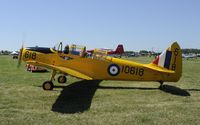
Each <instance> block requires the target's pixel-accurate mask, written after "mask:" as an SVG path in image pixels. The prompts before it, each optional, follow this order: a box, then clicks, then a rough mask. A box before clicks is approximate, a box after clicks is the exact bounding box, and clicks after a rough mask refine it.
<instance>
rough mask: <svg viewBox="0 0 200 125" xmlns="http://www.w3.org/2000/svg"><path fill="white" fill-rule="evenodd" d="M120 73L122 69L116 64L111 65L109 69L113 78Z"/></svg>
mask: <svg viewBox="0 0 200 125" xmlns="http://www.w3.org/2000/svg"><path fill="white" fill-rule="evenodd" d="M119 72H120V68H119V66H118V65H116V64H111V65H109V67H108V74H109V75H111V76H117V75H118V74H119Z"/></svg>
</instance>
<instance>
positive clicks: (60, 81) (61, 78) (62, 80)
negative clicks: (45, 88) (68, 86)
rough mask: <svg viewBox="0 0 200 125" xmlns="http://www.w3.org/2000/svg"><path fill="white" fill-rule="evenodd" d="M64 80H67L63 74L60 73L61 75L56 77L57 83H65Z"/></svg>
mask: <svg viewBox="0 0 200 125" xmlns="http://www.w3.org/2000/svg"><path fill="white" fill-rule="evenodd" d="M66 81H67V78H66V77H65V76H63V75H62V76H59V77H58V82H59V83H66Z"/></svg>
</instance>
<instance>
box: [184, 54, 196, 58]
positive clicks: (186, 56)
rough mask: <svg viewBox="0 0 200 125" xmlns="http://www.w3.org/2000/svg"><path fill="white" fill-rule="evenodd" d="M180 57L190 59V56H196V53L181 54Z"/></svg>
mask: <svg viewBox="0 0 200 125" xmlns="http://www.w3.org/2000/svg"><path fill="white" fill-rule="evenodd" d="M182 57H183V58H185V59H190V58H197V55H196V54H182Z"/></svg>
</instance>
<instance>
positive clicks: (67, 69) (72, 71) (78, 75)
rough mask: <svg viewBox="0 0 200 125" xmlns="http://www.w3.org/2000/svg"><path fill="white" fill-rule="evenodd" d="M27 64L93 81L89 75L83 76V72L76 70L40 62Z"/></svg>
mask: <svg viewBox="0 0 200 125" xmlns="http://www.w3.org/2000/svg"><path fill="white" fill-rule="evenodd" d="M27 63H28V64H32V65H37V66H42V67H47V68H50V69H53V70H57V71H60V72H63V73H67V74H69V75H71V76H74V77H78V78H81V79H85V80H93V78H92V77H90V76H87V75H85V74H83V73H81V72H78V71H75V70H73V69H70V68H66V67H61V66H54V65H49V64H46V63H42V62H38V61H27Z"/></svg>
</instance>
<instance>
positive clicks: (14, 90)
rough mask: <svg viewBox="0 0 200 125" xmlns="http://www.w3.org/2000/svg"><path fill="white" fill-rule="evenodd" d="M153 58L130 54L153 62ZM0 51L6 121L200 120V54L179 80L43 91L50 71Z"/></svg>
mask: <svg viewBox="0 0 200 125" xmlns="http://www.w3.org/2000/svg"><path fill="white" fill-rule="evenodd" d="M152 59H153V58H149V57H139V58H131V60H135V61H138V62H145V63H149V62H151V60H152ZM16 65H17V60H13V59H12V58H11V57H9V56H0V124H1V125H13V124H15V125H40V124H41V125H44V124H48V125H60V124H62V125H66V124H68V125H69V124H70V125H78V124H81V125H85V124H87V125H88V124H91V125H96V124H97V125H105V124H109V125H112V124H119V125H121V124H123V125H125V124H131V125H132V124H148V125H149V124H160V125H163V124H165V125H171V124H180V125H181V124H191V125H195V124H196V125H198V124H200V77H199V75H200V67H199V65H200V59H190V60H183V75H182V78H181V80H180V81H179V82H177V83H165V86H164V88H162V89H159V84H158V83H156V82H126V81H101V82H98V81H80V80H78V79H75V78H72V77H69V79H68V80H69V81H68V83H69V84H67V85H59V84H58V83H57V82H55V85H57V86H58V87H57V88H55V89H54V90H53V91H43V89H42V88H41V85H42V83H43V82H44V81H46V80H48V79H49V78H50V72H49V73H30V72H27V71H25V68H24V64H23V65H22V66H21V67H20V68H19V69H17V68H16Z"/></svg>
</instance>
